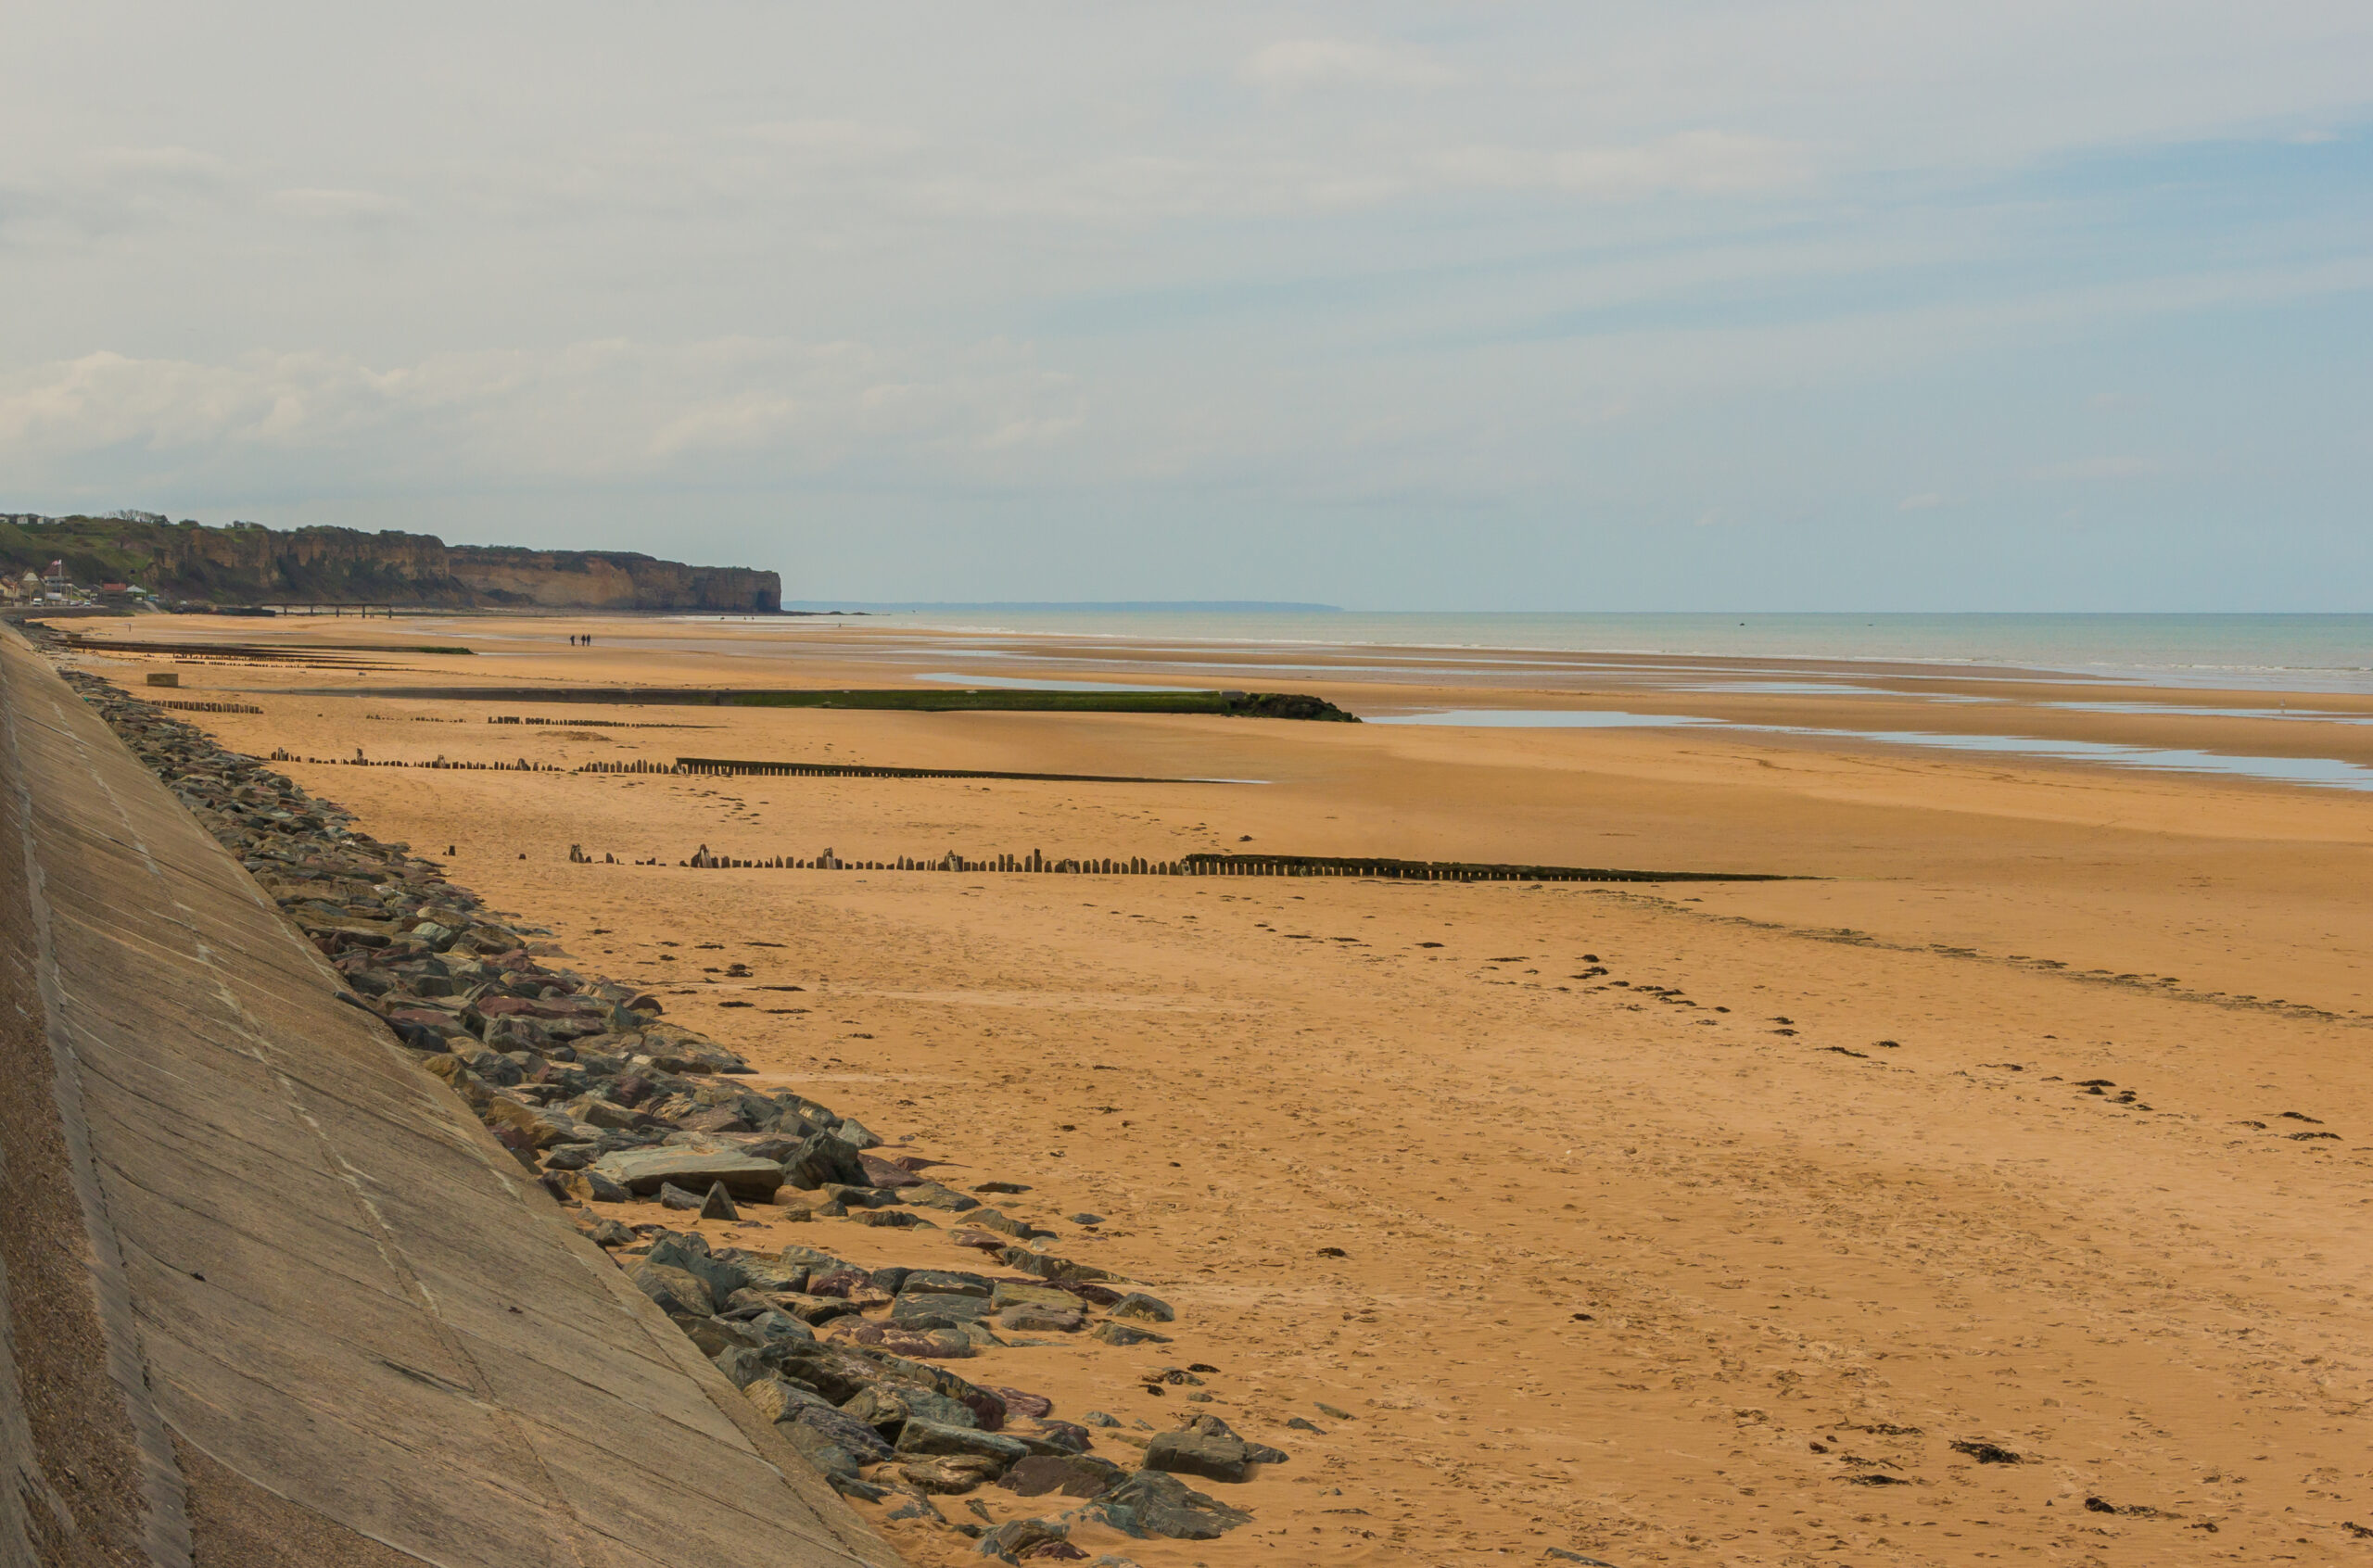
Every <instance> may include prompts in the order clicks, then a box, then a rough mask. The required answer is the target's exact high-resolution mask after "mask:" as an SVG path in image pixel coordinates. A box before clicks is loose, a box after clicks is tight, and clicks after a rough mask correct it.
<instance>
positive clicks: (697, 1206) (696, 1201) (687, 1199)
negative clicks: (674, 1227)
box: [659, 1182, 701, 1214]
mask: <svg viewBox="0 0 2373 1568" xmlns="http://www.w3.org/2000/svg"><path fill="white" fill-rule="evenodd" d="M659 1207H660V1208H678V1209H684V1210H687V1211H689V1212H691V1213H693V1214H698V1213H699V1212H700V1211H701V1199H700V1198H699V1197H698V1196H697V1195H693V1194H692V1193H688V1192H686V1191H684V1189H683V1188H681V1187H679V1186H678V1185H676V1183H674V1182H660V1183H659Z"/></svg>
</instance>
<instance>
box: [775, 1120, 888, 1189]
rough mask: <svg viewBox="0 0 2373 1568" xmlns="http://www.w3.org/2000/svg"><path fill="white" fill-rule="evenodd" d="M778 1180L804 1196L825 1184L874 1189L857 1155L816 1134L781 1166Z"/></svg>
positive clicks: (846, 1146)
mask: <svg viewBox="0 0 2373 1568" xmlns="http://www.w3.org/2000/svg"><path fill="white" fill-rule="evenodd" d="M781 1176H782V1180H783V1181H785V1182H790V1183H791V1184H792V1185H793V1186H794V1187H797V1188H798V1189H799V1190H800V1191H801V1192H804V1193H812V1192H814V1191H816V1190H817V1189H818V1187H821V1186H824V1185H826V1184H827V1183H830V1184H831V1185H834V1186H843V1187H870V1186H872V1185H873V1182H872V1179H871V1178H870V1177H869V1176H868V1175H867V1174H866V1170H865V1165H864V1163H863V1162H862V1161H861V1160H859V1159H858V1157H857V1150H856V1149H855V1148H853V1147H851V1146H850V1145H849V1144H845V1143H844V1142H842V1141H841V1140H840V1139H838V1138H835V1137H833V1136H832V1135H831V1133H830V1132H818V1133H817V1134H816V1135H815V1136H814V1137H812V1138H808V1139H806V1141H804V1142H803V1143H801V1144H800V1145H799V1147H797V1148H796V1149H793V1151H792V1153H791V1156H790V1157H789V1158H787V1159H785V1160H784V1161H783V1162H782V1170H781Z"/></svg>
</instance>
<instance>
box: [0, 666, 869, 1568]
mask: <svg viewBox="0 0 2373 1568" xmlns="http://www.w3.org/2000/svg"><path fill="white" fill-rule="evenodd" d="M337 989H338V981H337V977H336V973H335V972H334V971H333V970H331V969H330V968H329V967H327V966H326V965H325V964H324V963H323V962H322V961H321V959H320V958H319V957H318V956H317V955H315V953H314V952H313V950H312V948H311V946H310V945H308V944H307V943H306V942H304V941H303V940H302V939H301V938H300V937H299V936H298V933H297V932H296V931H295V930H294V929H292V928H290V927H289V926H288V925H287V924H286V922H285V921H284V920H283V919H282V918H281V917H280V914H279V912H278V911H277V910H275V909H273V907H272V906H271V905H270V904H269V903H267V902H266V901H265V900H264V899H263V897H262V896H261V894H260V892H259V891H258V890H257V889H256V888H255V886H254V884H253V883H252V882H251V880H250V879H248V877H247V873H246V872H245V871H244V870H243V869H241V867H240V866H238V864H237V863H236V862H235V861H234V860H233V859H231V857H230V856H229V855H228V854H226V853H225V852H224V851H223V850H222V847H221V846H220V845H218V844H217V843H216V842H215V841H213V839H212V838H211V837H210V836H209V835H208V834H207V833H206V832H205V831H204V830H203V829H202V828H199V827H198V826H197V822H196V821H195V820H194V819H193V818H191V817H190V816H188V814H187V813H186V812H184V810H183V809H182V807H181V806H180V804H179V803H177V802H176V801H175V800H174V799H173V798H172V797H171V794H170V793H169V792H168V791H167V790H165V789H164V787H163V786H162V785H160V784H159V783H158V782H157V780H156V779H154V778H152V777H150V776H149V775H148V774H147V773H146V771H145V770H144V769H143V768H142V767H141V766H140V765H139V764H138V763H137V762H136V761H135V760H134V759H133V757H132V755H131V754H130V753H129V752H126V751H125V750H124V749H123V748H122V746H121V745H120V744H119V743H118V742H117V740H115V738H114V736H113V735H112V734H111V733H110V732H109V731H108V729H107V727H105V726H104V725H103V724H102V723H100V722H99V720H98V718H97V716H96V715H95V714H93V713H92V712H91V711H90V710H88V709H87V708H85V707H84V706H83V704H82V702H80V701H79V700H78V699H76V698H75V697H74V695H73V694H72V692H71V691H70V689H68V688H67V687H66V686H65V684H64V683H63V682H61V681H60V680H58V679H57V677H56V676H55V675H54V674H53V673H52V672H51V671H50V670H49V669H48V667H47V666H46V665H45V664H44V663H43V662H42V661H41V660H40V659H39V658H38V657H37V656H35V655H34V654H33V653H32V651H31V650H30V649H29V648H28V647H27V646H26V645H25V644H24V643H23V642H22V641H21V639H19V638H18V637H17V636H16V635H15V634H14V633H13V632H9V631H0V1270H4V1271H5V1277H4V1278H0V1466H5V1468H6V1471H7V1473H8V1474H7V1479H8V1481H9V1483H10V1484H9V1485H7V1486H0V1568H19V1565H23V1568H32V1565H34V1564H39V1565H41V1568H67V1565H76V1568H79V1565H81V1564H84V1563H89V1564H117V1563H131V1564H138V1563H189V1562H196V1563H199V1564H215V1563H221V1564H223V1565H225V1568H230V1565H237V1568H276V1565H280V1564H287V1565H289V1568H297V1565H298V1564H302V1565H305V1568H327V1565H336V1564H357V1565H369V1568H394V1565H398V1564H412V1563H418V1562H433V1563H439V1564H449V1565H451V1568H479V1565H483V1568H539V1565H544V1564H551V1565H553V1568H561V1565H569V1568H578V1565H583V1568H610V1565H614V1564H615V1565H625V1564H665V1565H669V1568H674V1565H681V1568H714V1565H716V1564H719V1563H729V1564H735V1565H744V1564H746V1565H750V1568H760V1565H764V1568H804V1565H807V1564H817V1565H825V1564H831V1565H840V1564H867V1565H869V1568H889V1565H892V1564H895V1562H897V1559H896V1558H895V1555H894V1554H893V1553H892V1552H891V1551H890V1550H889V1549H888V1548H887V1547H886V1546H884V1545H883V1544H882V1541H881V1540H880V1539H879V1537H877V1536H873V1535H872V1534H871V1533H870V1532H869V1530H868V1529H867V1528H866V1527H865V1526H864V1525H863V1524H861V1523H860V1522H859V1521H857V1518H856V1517H855V1515H854V1514H853V1513H851V1512H850V1511H847V1510H846V1509H845V1508H844V1506H843V1505H842V1504H841V1502H840V1500H839V1499H838V1498H836V1497H834V1496H833V1495H832V1493H831V1491H830V1490H829V1489H828V1488H827V1487H825V1486H823V1485H822V1484H821V1482H820V1480H819V1479H818V1478H817V1477H816V1476H815V1474H814V1473H813V1472H811V1471H809V1470H807V1469H806V1466H805V1465H804V1463H803V1461H800V1460H799V1458H798V1457H797V1456H796V1455H795V1454H794V1453H793V1452H792V1451H791V1450H790V1449H789V1448H787V1447H786V1446H785V1445H783V1444H782V1442H781V1440H780V1438H778V1437H777V1436H776V1435H774V1433H773V1431H772V1429H771V1428H769V1427H768V1426H767V1424H766V1423H764V1422H763V1421H762V1420H760V1419H759V1417H758V1415H757V1413H756V1411H755V1410H753V1409H752V1408H751V1407H750V1406H749V1404H748V1402H747V1401H746V1400H744V1399H742V1397H740V1395H738V1394H737V1393H735V1392H734V1390H733V1389H732V1387H731V1385H729V1384H727V1383H726V1382H725V1381H724V1380H723V1379H722V1378H721V1377H719V1376H718V1375H717V1372H715V1370H714V1369H712V1368H711V1367H710V1366H709V1365H708V1364H707V1363H706V1362H705V1361H704V1360H703V1359H701V1358H700V1356H699V1353H698V1352H697V1351H696V1350H695V1349H693V1348H692V1344H691V1342H690V1341H689V1340H687V1339H686V1338H685V1337H684V1336H683V1335H682V1334H679V1333H678V1332H677V1331H676V1329H675V1328H674V1327H673V1326H672V1325H670V1324H669V1323H668V1322H667V1321H666V1319H665V1318H664V1317H662V1316H661V1315H660V1314H659V1312H658V1310H657V1309H656V1308H654V1306H653V1305H652V1304H651V1303H650V1302H649V1301H647V1300H646V1299H645V1298H644V1297H643V1296H641V1293H640V1292H639V1291H637V1290H635V1289H634V1288H633V1287H632V1286H631V1285H629V1284H628V1283H627V1282H626V1280H625V1278H624V1276H623V1275H622V1274H621V1273H620V1272H619V1271H617V1270H616V1269H615V1267H614V1266H612V1264H611V1263H610V1262H609V1261H608V1260H607V1258H604V1257H603V1255H602V1253H601V1252H600V1251H599V1249H597V1248H595V1247H594V1246H591V1245H590V1243H588V1242H586V1241H585V1240H583V1238H581V1237H579V1236H578V1235H577V1233H576V1232H575V1231H574V1229H573V1228H572V1227H570V1226H569V1225H568V1224H567V1223H566V1222H565V1219H564V1218H563V1216H562V1214H561V1211H560V1210H559V1209H558V1208H556V1207H555V1206H554V1205H553V1204H552V1201H551V1200H550V1199H549V1198H548V1197H546V1196H545V1195H544V1194H543V1193H542V1192H541V1190H540V1189H539V1188H537V1187H536V1186H535V1185H534V1184H533V1183H531V1182H527V1180H526V1179H525V1178H524V1175H523V1173H522V1172H521V1170H520V1169H519V1167H518V1166H517V1164H516V1163H515V1162H514V1161H513V1160H512V1158H511V1157H510V1156H509V1155H508V1154H506V1153H504V1152H503V1151H502V1149H501V1146H500V1145H499V1144H496V1143H495V1142H494V1141H493V1140H492V1138H491V1137H489V1135H488V1134H487V1132H485V1130H484V1129H483V1128H481V1127H480V1126H479V1125H478V1123H477V1121H476V1119H474V1118H472V1117H471V1116H470V1115H469V1114H468V1113H467V1111H466V1110H465V1109H464V1108H463V1106H461V1105H460V1104H459V1102H457V1101H456V1100H454V1099H453V1098H452V1097H451V1096H450V1094H449V1092H448V1091H446V1090H445V1089H444V1088H443V1087H442V1086H441V1085H440V1084H438V1083H437V1082H436V1081H435V1080H433V1079H431V1078H429V1077H428V1076H427V1075H426V1074H425V1073H424V1072H422V1071H421V1070H420V1069H418V1068H417V1067H415V1066H414V1065H413V1064H412V1061H411V1060H410V1059H409V1058H408V1057H407V1056H405V1054H404V1053H403V1052H402V1051H401V1050H400V1048H399V1047H397V1046H396V1045H395V1044H394V1043H392V1042H391V1041H390V1040H389V1039H388V1038H387V1036H386V1035H385V1034H384V1033H383V1032H382V1028H381V1026H380V1025H379V1024H378V1023H377V1021H376V1020H375V1019H374V1018H370V1017H368V1016H366V1015H365V1014H364V1013H362V1011H360V1010H359V1009H357V1008H354V1007H350V1006H348V1005H342V1004H340V1003H339V1002H338V1001H337V1000H336V993H337Z"/></svg>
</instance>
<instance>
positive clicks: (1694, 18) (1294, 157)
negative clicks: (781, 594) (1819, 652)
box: [0, 0, 2373, 611]
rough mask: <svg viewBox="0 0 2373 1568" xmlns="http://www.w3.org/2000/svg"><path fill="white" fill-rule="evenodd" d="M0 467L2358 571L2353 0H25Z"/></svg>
mask: <svg viewBox="0 0 2373 1568" xmlns="http://www.w3.org/2000/svg"><path fill="white" fill-rule="evenodd" d="M7 33H8V39H9V42H8V46H7V48H6V50H0V301H5V302H6V308H5V309H0V511H9V512H21V511H31V512H45V513H60V512H74V511H91V512H104V511H108V510H113V509H115V508H118V507H137V508H141V509H144V510H148V511H155V512H166V513H169V514H171V516H173V517H176V518H180V517H197V518H199V519H201V520H203V521H207V522H212V523H222V522H228V521H230V520H232V519H234V518H242V519H251V520H253V521H257V522H261V523H265V524H267V525H272V526H274V527H295V526H301V525H311V524H335V525H345V526H353V527H364V528H404V529H410V530H415V531H422V532H429V533H436V534H439V535H441V536H443V537H446V538H447V539H449V540H452V541H455V542H487V543H494V542H501V543H519V544H530V545H540V546H545V547H551V548H580V549H612V550H646V551H649V552H651V553H654V554H657V555H662V556H667V557H671V558H677V559H689V560H693V561H700V562H713V563H737V564H745V565H755V566H763V567H770V568H773V569H775V570H777V571H780V573H781V574H782V575H783V580H784V591H785V595H786V597H788V598H792V599H797V600H833V599H847V600H877V601H930V600H962V601H987V600H1030V601H1057V600H1073V599H1077V600H1132V601H1142V600H1216V599H1229V600H1243V599H1274V600H1298V601H1324V602H1331V603H1338V604H1344V605H1348V606H1353V607H1358V608H1364V609H1403V610H1568V609H1570V610H2170V611H2213V610H2259V611H2280V610H2305V611H2315V610H2366V609H2373V6H2368V5H2366V4H2365V3H2364V0H2347V3H2326V0H2303V3H2284V0H2252V3H2249V4H2242V3H2240V0H2148V3H2144V0H2089V3H2088V0H2073V3H2072V0H2054V3H2052V4H2040V3H2033V0H1995V3H1992V4H1988V5H1985V6H1972V5H1968V4H1965V3H1964V4H1954V5H1935V4H1921V3H1918V0H1884V3H1882V0H1766V3H1761V4H1752V5H1749V4H1726V3H1701V0H1608V3H1593V0H1560V3H1555V4H1529V3H1524V0H1474V3H1470V4H1466V5H1459V6H1448V5H1432V6H1419V5H1408V4H1399V3H1395V0H1370V3H1365V4H1361V5H1356V6H1353V5H1342V6H1286V5H1239V4H1229V3H1226V0H1202V3H1199V4H1197V5H1195V6H1175V5H1169V6H1147V5H1134V4H1118V3H1111V0H1105V3H1098V4H1093V5H1090V4H1085V3H1082V4H1049V3H1032V0H1012V3H1008V4H1000V5H996V6H981V5H953V4H945V5H934V6H924V5H913V4H904V3H900V0H877V3H874V4H869V5H866V6H844V5H842V6H813V5H807V4H804V3H797V0H738V3H711V0H676V3H672V4H667V5H658V4H652V3H649V0H643V3H640V4H620V3H614V0H569V3H568V4H565V5H561V4H553V3H550V0H506V4H504V5H501V6H486V5H484V4H483V3H482V0H479V3H473V4H468V5H460V4H450V3H447V0H415V3H413V4H410V5H407V6H400V7H376V8H357V7H347V6H320V5H318V4H309V5H302V6H299V5H295V4H255V3H250V0H218V3H217V4H215V5H212V6H202V7H200V6H165V5H161V4H142V5H133V4H122V3H120V0H77V3H76V4H73V5H63V4H49V3H46V0H35V3H20V4H19V5H17V6H12V7H11V8H10V12H9V21H8V24H7Z"/></svg>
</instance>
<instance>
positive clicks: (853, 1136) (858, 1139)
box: [832, 1117, 882, 1149]
mask: <svg viewBox="0 0 2373 1568" xmlns="http://www.w3.org/2000/svg"><path fill="white" fill-rule="evenodd" d="M832 1135H833V1136H834V1137H836V1138H838V1139H840V1141H841V1142H842V1143H844V1144H847V1145H848V1146H849V1147H851V1148H853V1149H878V1148H880V1147H881V1146H882V1140H881V1139H880V1138H879V1137H877V1136H875V1135H874V1133H873V1132H871V1131H870V1130H869V1129H868V1128H867V1127H866V1125H865V1123H863V1122H861V1121H858V1120H857V1119H855V1118H854V1117H852V1118H850V1119H848V1120H846V1121H844V1122H842V1123H841V1124H840V1125H839V1126H838V1127H835V1128H833V1129H832Z"/></svg>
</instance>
